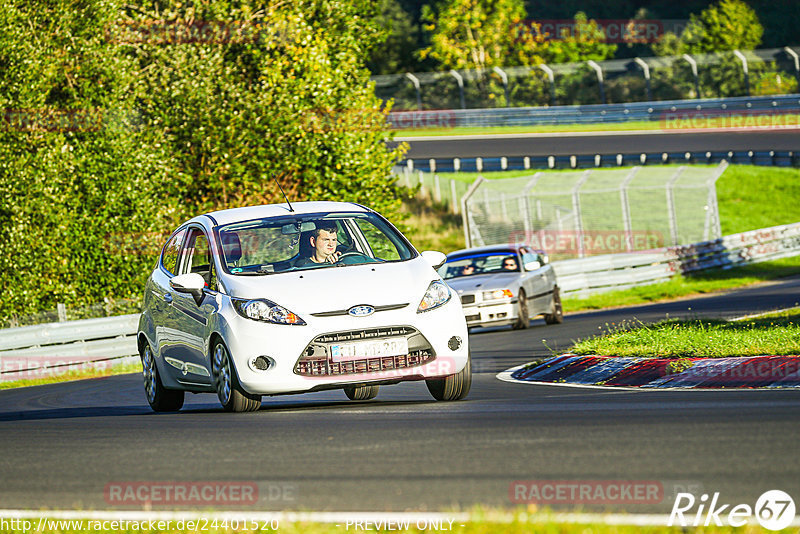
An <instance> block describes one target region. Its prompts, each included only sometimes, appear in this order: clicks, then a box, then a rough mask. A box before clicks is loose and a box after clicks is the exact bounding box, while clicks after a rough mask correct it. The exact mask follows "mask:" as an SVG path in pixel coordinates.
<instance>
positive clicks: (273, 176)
mask: <svg viewBox="0 0 800 534" xmlns="http://www.w3.org/2000/svg"><path fill="white" fill-rule="evenodd" d="M272 179H273V180H275V183H276V184H278V189H280V190H281V193H283V198H285V199H286V203H287V204H289V211H291V212H293V211H294V208H293V207H292V203H291V202H289V197H287V196H286V193H285V192H284V191H283V188H282V187H281V183H280V182H279V181H278V178H277V177H276V176H275V175H274V174H273V175H272Z"/></svg>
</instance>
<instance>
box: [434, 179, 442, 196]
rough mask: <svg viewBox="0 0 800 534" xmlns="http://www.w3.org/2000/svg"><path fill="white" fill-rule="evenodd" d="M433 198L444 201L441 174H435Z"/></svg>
mask: <svg viewBox="0 0 800 534" xmlns="http://www.w3.org/2000/svg"><path fill="white" fill-rule="evenodd" d="M433 200H435V201H436V202H441V201H442V189H441V187H440V186H439V175H438V174H434V175H433Z"/></svg>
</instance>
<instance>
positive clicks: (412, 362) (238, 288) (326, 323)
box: [137, 202, 472, 411]
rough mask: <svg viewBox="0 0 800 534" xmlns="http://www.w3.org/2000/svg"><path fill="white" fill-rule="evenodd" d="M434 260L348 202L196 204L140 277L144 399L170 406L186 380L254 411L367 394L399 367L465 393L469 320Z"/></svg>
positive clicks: (404, 376) (435, 390)
mask: <svg viewBox="0 0 800 534" xmlns="http://www.w3.org/2000/svg"><path fill="white" fill-rule="evenodd" d="M320 260H322V261H321V262H319V261H320ZM444 261H445V255H444V254H442V253H440V252H433V251H427V252H423V253H422V254H420V253H418V252H417V251H416V250H415V249H414V247H413V246H412V245H411V244H410V243H409V242H408V240H407V239H406V238H405V237H404V236H403V235H402V234H401V233H400V232H399V231H398V230H397V229H396V228H395V227H394V226H393V225H392V224H391V223H389V222H388V221H387V220H386V219H385V218H383V217H382V216H381V215H379V214H378V213H376V212H374V211H372V210H370V209H368V208H365V207H363V206H360V205H357V204H350V203H341V202H299V203H294V204H291V205H289V204H276V205H267V206H254V207H245V208H236V209H230V210H224V211H217V212H213V213H208V214H205V215H200V216H198V217H195V218H194V219H192V220H190V221H188V222H186V223H184V224H182V225H181V226H180V227H179V228H178V229H177V230H175V231H174V232H173V233H172V235H171V236H170V237H169V239H168V240H167V243H166V245H165V246H164V248H163V250H162V253H161V256H160V258H159V260H158V264H157V265H156V267H155V269H154V270H153V273H152V274H151V275H150V278H149V279H148V281H147V286H146V289H145V296H144V307H143V312H142V316H141V319H140V321H139V328H138V339H137V341H138V344H139V351H140V355H141V358H142V365H143V374H144V386H145V393H146V396H147V401H148V402H149V404H150V406H151V407H152V408H153V410H155V411H175V410H179V409H180V408H181V407H182V406H183V400H184V392H186V391H191V392H193V393H201V392H212V393H213V392H216V393H217V396H218V397H219V400H220V402H221V403H222V406H223V407H224V408H225V409H226V410H228V411H252V410H257V409H258V408H259V407H260V406H261V396H262V395H278V394H285V393H305V392H311V391H320V390H325V389H337V388H338V389H344V392H345V393H346V394H347V396H348V397H349V398H350V399H354V400H365V399H370V398H373V397H375V395H377V393H378V386H379V385H383V384H395V383H398V382H401V381H405V380H425V381H426V383H427V386H428V389H429V391H430V393H431V394H432V395H433V397H434V398H436V399H437V400H458V399H462V398H464V397H465V396H466V395H467V393H468V392H469V389H470V385H471V382H472V378H471V377H472V375H471V372H472V371H471V364H470V353H469V345H468V336H467V326H466V322H465V320H464V314H463V313H462V310H461V303H460V302H459V299H458V297H457V296H456V295H455V292H453V291H452V290H451V289H450V288H449V287H448V286H447V284H445V283H444V282H443V281H442V279H441V278H440V277H439V275H438V274H437V272H436V270H435V269H436V268H437V267H439V266H440V265H441V264H442V263H444ZM318 262H319V263H318Z"/></svg>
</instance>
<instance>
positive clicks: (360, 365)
mask: <svg viewBox="0 0 800 534" xmlns="http://www.w3.org/2000/svg"><path fill="white" fill-rule="evenodd" d="M303 318H304V319H305V320H306V321H307V322H308V324H307V325H305V326H290V325H273V324H269V323H261V322H258V321H252V320H250V319H245V318H243V317H241V316H239V315H238V314H235V312H234V314H233V315H230V316H228V317H227V322H226V324H225V325H224V326H223V327H222V328H223V330H224V331H223V332H221V335H222V337H223V339H225V342H226V343H227V345H228V348H229V350H230V353H231V356H232V358H233V360H234V364H235V367H236V371H237V375H238V378H239V383H240V384H241V385H242V387H243V388H244V389H245V390H246V391H247V392H249V393H253V394H258V395H277V394H285V393H303V392H307V391H313V390H319V389H331V388H336V387H343V386H346V385H350V384H364V383H387V382H399V381H405V380H422V379H426V378H435V377H442V376H447V375H451V374H454V373H457V372H459V371H461V370H462V369H463V368H464V366H465V365H466V363H467V359H468V355H469V346H468V334H467V325H466V323H465V321H464V315H463V312H462V310H461V306H460V304H459V301H458V299H457V298H453V299H451V300H450V301H449V302H448V303H447V304H445V305H444V306H441V307H440V308H437V309H435V310H431V311H428V312H425V313H420V314H418V313H416V308H414V307H412V306H411V305H409V306H407V307H405V308H403V309H398V310H391V311H384V312H376V313H374V314H373V315H371V316H369V317H350V316H337V317H303ZM401 328H405V329H413V331H414V333H413V334H410V335H409V339H410V341H409V354H407V355H403V356H400V357H379V358H370V359H369V360H368V361H366V362H360V361H359V362H347V363H338V364H337V363H336V362H334V361H332V360H331V359H330V355H329V354H325V353H324V352H317V353H315V352H314V351H312V353H311V354H312V355H313V356H314V358H312V359H311V361H312V362H315V363H310V364H308V365H299V363H302V362H300V359H301V357H303V356H307V355H308V349H309V347H312V346H315V345H316V346H319V345H320V338H321V337H324V336H329V335H332V334H337V333H342V332H354V331H369V330H375V329H394V331H393V333H390V334H387V336H386V337H389V336H397V335H402V334H398V330H397V329H401ZM454 337H456V338H459V339H460V344H459V346H458V347H457V348H455V349H453V348H451V347H452V346H455V343H451V344H450V345H451V346H448V342H450V340H451V339H452V338H454ZM323 341H324V340H323ZM323 344H324V343H323ZM258 356H266V357H268V358H269V359H271V360H272V361H273V362H274V365H272V366H271V367H270V368H269V369H267V370H265V371H259V370H257V369H254V368H253V367H251V366H250V365H249V362H250V361H252V360H253V359H255V358H256V357H258ZM307 360H308V359H307V358H304V361H307ZM351 364H352V365H351Z"/></svg>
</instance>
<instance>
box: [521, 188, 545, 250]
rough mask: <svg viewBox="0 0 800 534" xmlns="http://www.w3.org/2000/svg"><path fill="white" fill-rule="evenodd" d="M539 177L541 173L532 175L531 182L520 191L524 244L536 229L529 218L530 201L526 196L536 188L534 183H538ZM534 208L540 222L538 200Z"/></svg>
mask: <svg viewBox="0 0 800 534" xmlns="http://www.w3.org/2000/svg"><path fill="white" fill-rule="evenodd" d="M541 177H542V173H541V172H537V173H536V174H534V175H533V176H532V177H531V180H530V181H529V182H528V183H527V184H525V187H524V188H523V189H522V201H523V203H524V206H525V214H524V215H523V217H524V221H525V222H524V228H525V241H526V242H528V239H529V238H530V237H531V236H532V235H533V230H534V229H535V228H536V225H535V224H532V222H533V221H532V219H533V218H532V217H531V205H530V201H529V200H528V195H529V194H530V192H531V189H533V188H534V187H535V186H536V182H538V181H539V179H540V178H541ZM536 208H537V215H538V218H539V219H540V220H541V218H542V217H541V203H540V202H539V201H538V200H537V201H536Z"/></svg>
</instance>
